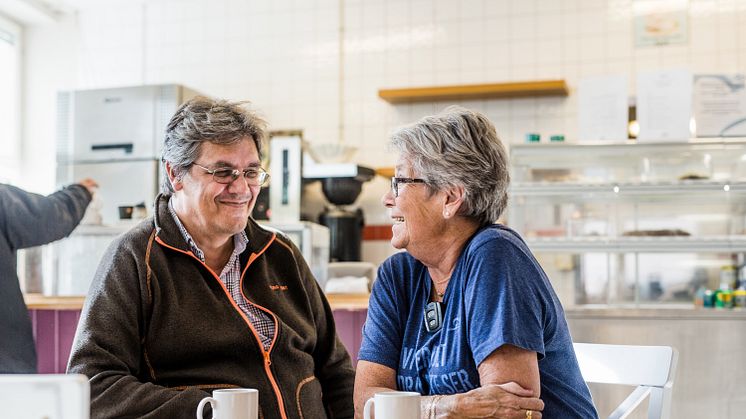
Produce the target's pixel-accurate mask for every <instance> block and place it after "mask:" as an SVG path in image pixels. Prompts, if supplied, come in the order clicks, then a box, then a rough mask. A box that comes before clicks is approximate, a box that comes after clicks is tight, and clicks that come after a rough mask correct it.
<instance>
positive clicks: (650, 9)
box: [632, 0, 689, 47]
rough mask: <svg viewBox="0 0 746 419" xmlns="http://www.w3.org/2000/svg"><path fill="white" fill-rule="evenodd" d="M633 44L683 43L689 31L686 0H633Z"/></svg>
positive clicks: (643, 45) (640, 45) (642, 45)
mask: <svg viewBox="0 0 746 419" xmlns="http://www.w3.org/2000/svg"><path fill="white" fill-rule="evenodd" d="M632 4H633V11H634V33H635V46H637V47H646V46H652V45H671V44H685V43H686V42H687V40H688V33H689V12H688V1H687V0H635V1H634V2H633V3H632Z"/></svg>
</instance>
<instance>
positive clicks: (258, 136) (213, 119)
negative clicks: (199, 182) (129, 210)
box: [161, 96, 267, 194]
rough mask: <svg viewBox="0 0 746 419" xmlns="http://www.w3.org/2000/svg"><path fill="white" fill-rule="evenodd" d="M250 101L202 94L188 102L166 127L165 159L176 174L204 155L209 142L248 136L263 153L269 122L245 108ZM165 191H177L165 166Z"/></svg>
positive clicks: (221, 141) (179, 173)
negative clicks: (263, 142)
mask: <svg viewBox="0 0 746 419" xmlns="http://www.w3.org/2000/svg"><path fill="white" fill-rule="evenodd" d="M246 103H248V102H229V101H227V100H222V99H211V98H207V97H202V96H198V97H195V98H193V99H191V100H188V101H187V102H185V103H184V104H183V105H181V106H180V107H179V109H178V110H177V111H176V113H175V114H174V116H173V117H172V118H171V121H170V122H169V123H168V126H167V127H166V135H165V138H164V141H163V153H162V155H161V160H162V161H163V162H164V163H166V162H168V163H170V164H171V167H172V168H173V170H174V174H175V175H176V176H177V177H181V176H183V175H184V173H186V171H187V170H189V167H191V166H192V164H194V162H195V161H196V160H197V158H198V157H199V156H200V153H201V152H202V144H204V143H205V142H210V143H213V144H220V145H230V144H234V143H237V142H239V141H241V140H242V139H244V138H245V137H251V138H252V139H253V140H254V144H255V145H256V149H257V151H258V152H259V153H260V155H261V152H262V140H263V139H264V137H265V135H266V134H265V132H266V129H267V123H266V122H265V121H264V120H263V119H262V118H260V117H259V116H258V115H257V114H256V113H254V112H252V111H250V110H248V109H245V108H244V107H243V105H245V104H246ZM161 192H163V193H165V194H172V193H174V189H173V186H172V185H171V182H170V181H169V179H168V173H166V170H165V166H164V170H163V173H162V175H161Z"/></svg>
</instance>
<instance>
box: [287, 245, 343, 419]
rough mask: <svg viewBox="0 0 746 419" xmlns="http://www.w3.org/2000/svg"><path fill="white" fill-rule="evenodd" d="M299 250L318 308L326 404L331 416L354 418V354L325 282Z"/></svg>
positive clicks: (319, 371) (318, 358)
mask: <svg viewBox="0 0 746 419" xmlns="http://www.w3.org/2000/svg"><path fill="white" fill-rule="evenodd" d="M296 252H298V255H297V256H298V258H297V260H299V261H300V264H301V265H302V266H301V270H302V271H303V272H304V276H305V277H306V284H307V287H306V289H307V290H308V294H309V295H308V298H309V301H311V305H312V307H313V309H314V312H315V313H314V318H315V322H316V329H317V343H316V347H315V349H314V354H313V358H314V362H315V363H316V365H315V368H314V369H315V374H316V377H318V379H319V382H320V383H321V390H322V394H323V402H324V406H325V407H326V410H327V411H328V413H329V415H328V416H329V417H332V418H350V419H352V417H353V416H354V414H355V408H354V405H353V403H352V390H353V385H354V382H355V370H354V369H353V368H352V362H351V361H350V355H349V354H348V353H347V349H346V348H345V347H344V344H342V341H341V340H340V339H339V335H338V334H337V328H336V326H335V323H334V313H333V312H332V309H331V307H330V306H329V302H328V301H327V299H326V296H325V295H324V292H323V291H322V289H321V286H319V283H318V282H317V281H316V279H315V278H314V277H313V274H312V273H311V270H310V269H309V268H308V265H307V264H306V263H305V260H304V259H303V257H302V256H301V255H300V253H299V251H298V250H297V249H296Z"/></svg>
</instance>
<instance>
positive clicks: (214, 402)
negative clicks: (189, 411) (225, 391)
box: [197, 397, 218, 419]
mask: <svg viewBox="0 0 746 419" xmlns="http://www.w3.org/2000/svg"><path fill="white" fill-rule="evenodd" d="M217 402H218V401H217V400H215V399H213V398H212V397H205V398H204V399H202V400H200V401H199V404H198V405H197V419H203V418H204V417H203V416H202V410H203V409H204V408H205V405H206V404H207V403H212V408H213V409H215V405H217ZM212 417H215V415H214V414H213V416H212Z"/></svg>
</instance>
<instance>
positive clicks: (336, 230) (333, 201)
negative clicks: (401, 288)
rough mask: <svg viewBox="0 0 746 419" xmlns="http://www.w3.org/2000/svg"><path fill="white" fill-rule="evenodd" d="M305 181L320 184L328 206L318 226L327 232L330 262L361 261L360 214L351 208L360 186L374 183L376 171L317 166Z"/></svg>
mask: <svg viewBox="0 0 746 419" xmlns="http://www.w3.org/2000/svg"><path fill="white" fill-rule="evenodd" d="M314 169H315V170H314V173H313V174H309V173H308V172H304V175H305V178H306V179H308V178H309V175H311V177H313V178H316V179H319V180H321V190H322V191H323V192H324V196H325V197H326V199H327V201H329V203H330V205H327V206H325V209H324V212H322V213H321V215H319V223H320V224H323V225H325V226H327V227H328V228H329V236H330V239H329V240H330V243H329V257H330V259H331V261H332V262H357V261H360V259H361V251H360V250H361V246H362V240H363V227H364V226H365V218H364V217H363V210H362V209H360V208H359V207H356V206H354V205H353V204H354V203H355V200H356V199H357V197H358V196H360V192H361V191H362V188H363V183H364V182H367V181H369V180H371V179H373V176H374V175H375V171H374V170H373V169H370V168H368V167H363V166H358V165H356V164H346V163H341V164H319V165H317V166H316V167H315V168H314Z"/></svg>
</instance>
